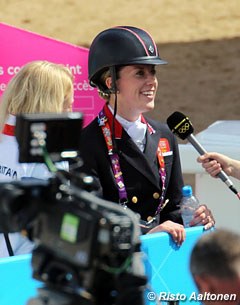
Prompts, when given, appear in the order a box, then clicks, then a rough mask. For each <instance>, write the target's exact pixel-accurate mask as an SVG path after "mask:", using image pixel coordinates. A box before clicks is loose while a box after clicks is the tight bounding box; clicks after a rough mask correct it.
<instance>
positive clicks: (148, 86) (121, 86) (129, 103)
mask: <svg viewBox="0 0 240 305" xmlns="http://www.w3.org/2000/svg"><path fill="white" fill-rule="evenodd" d="M116 84H117V89H118V96H117V98H118V105H117V107H118V114H119V115H121V116H123V117H124V118H126V119H128V120H131V121H134V120H136V119H137V118H138V117H139V115H140V114H141V113H143V112H147V111H150V110H152V109H153V108H154V100H155V96H156V91H157V87H158V81H157V78H156V70H155V66H154V65H132V66H124V67H123V68H121V70H120V71H119V79H118V80H117V82H116Z"/></svg>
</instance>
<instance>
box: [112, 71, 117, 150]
mask: <svg viewBox="0 0 240 305" xmlns="http://www.w3.org/2000/svg"><path fill="white" fill-rule="evenodd" d="M110 75H111V78H112V84H111V88H110V91H111V93H113V94H114V108H113V120H112V143H113V150H114V151H117V145H116V141H115V120H116V114H117V86H116V79H117V75H116V66H111V67H110Z"/></svg>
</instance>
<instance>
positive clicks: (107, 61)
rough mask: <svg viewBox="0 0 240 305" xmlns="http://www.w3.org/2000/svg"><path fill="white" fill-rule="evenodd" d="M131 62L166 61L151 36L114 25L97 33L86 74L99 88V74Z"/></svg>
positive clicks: (158, 63) (137, 29) (133, 28)
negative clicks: (161, 56)
mask: <svg viewBox="0 0 240 305" xmlns="http://www.w3.org/2000/svg"><path fill="white" fill-rule="evenodd" d="M131 64H149V65H162V64H167V62H166V61H165V60H162V59H161V58H160V57H159V53H158V49H157V46H156V44H155V42H154V40H153V39H152V37H151V36H150V35H149V34H148V33H147V32H146V31H144V30H142V29H139V28H136V27H132V26H117V27H113V28H109V29H107V30H104V31H102V32H101V33H99V34H98V35H97V36H96V37H95V38H94V40H93V42H92V44H91V46H90V50H89V57H88V77H89V82H90V84H91V86H93V87H98V88H99V89H103V90H105V88H102V85H101V82H100V76H101V75H102V73H103V72H104V71H105V70H107V69H109V68H114V69H113V70H114V71H115V68H116V66H125V65H131Z"/></svg>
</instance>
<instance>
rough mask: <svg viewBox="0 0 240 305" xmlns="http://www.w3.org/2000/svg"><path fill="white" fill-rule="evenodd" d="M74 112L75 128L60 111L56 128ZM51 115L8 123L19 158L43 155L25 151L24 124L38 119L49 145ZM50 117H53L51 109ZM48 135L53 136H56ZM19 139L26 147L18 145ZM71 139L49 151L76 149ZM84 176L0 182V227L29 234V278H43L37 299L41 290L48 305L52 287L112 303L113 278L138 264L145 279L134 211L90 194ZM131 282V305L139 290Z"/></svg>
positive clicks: (75, 297) (75, 298)
mask: <svg viewBox="0 0 240 305" xmlns="http://www.w3.org/2000/svg"><path fill="white" fill-rule="evenodd" d="M56 116H57V115H56ZM66 116H68V114H66ZM74 118H77V119H78V124H77V126H78V128H79V129H78V130H79V132H80V130H81V127H80V125H81V124H79V118H81V116H73V117H67V118H66V117H64V122H62V125H61V126H62V127H61V128H66V130H67V129H68V128H69V125H68V121H69V120H70V121H71V120H72V119H74ZM54 120H55V116H53V115H50V116H49V117H48V116H47V115H44V116H42V115H40V116H39V115H37V114H36V115H33V114H32V115H22V116H20V117H17V125H16V126H18V127H19V126H21V129H22V130H24V132H23V133H22V135H23V137H26V138H21V137H22V136H20V134H21V133H19V132H17V133H16V134H18V136H17V140H18V142H19V146H20V151H22V154H21V157H20V158H21V162H33V161H34V162H35V161H36V162H40V161H42V160H43V155H41V151H40V150H39V151H40V155H39V154H38V155H36V154H35V153H34V154H32V153H31V152H30V153H29V149H30V150H31V145H32V144H31V143H32V142H34V147H35V148H36V147H37V145H36V141H35V140H36V139H35V140H34V141H33V138H34V137H35V136H33V135H32V131H31V130H32V128H31V126H32V125H35V126H36V122H37V125H39V124H41V126H44V133H45V135H44V146H45V148H46V147H50V146H49V145H48V143H49V142H51V137H53V136H54V137H55V136H56V133H54V132H52V131H51V128H53V126H54V128H56V126H55V124H54V122H53V121H54ZM80 120H81V119H80ZM57 121H58V123H59V122H60V121H61V119H60V118H59V117H58V116H57ZM18 122H20V123H18ZM40 122H41V123H40ZM49 122H50V123H51V124H50V123H49ZM70 125H71V124H70ZM23 126H25V127H23ZM59 126H60V125H59ZM19 128H20V127H19ZM33 129H35V127H34V128H33ZM63 132H66V131H62V133H63ZM69 132H70V131H69ZM50 135H51V136H50ZM78 136H79V137H80V134H79V135H78ZM41 138H42V137H41ZM26 139H27V140H26ZM59 140H60V139H59ZM40 141H41V139H40ZM54 141H55V142H56V143H59V141H57V140H56V138H54ZM26 142H28V143H26ZM21 143H24V144H23V145H24V147H28V149H25V148H24V149H21ZM73 143H74V142H73ZM79 143H80V142H79V141H78V142H77V144H76V145H75V146H74V145H72V144H71V145H70V146H68V145H66V147H65V146H64V145H63V143H61V148H60V147H57V148H56V147H55V148H53V147H52V148H51V151H52V152H53V153H54V156H56V155H57V156H60V155H61V154H60V153H61V152H62V151H63V150H64V151H76V152H79V151H80V147H79ZM40 146H41V145H40ZM44 153H45V154H46V151H45V152H43V154H44ZM57 161H59V158H57ZM83 177H84V178H83ZM87 181H88V183H87V184H86V183H85V175H83V173H77V172H76V171H73V172H71V170H70V171H69V172H65V171H63V170H58V171H56V172H55V173H53V174H52V177H51V178H49V179H48V180H45V181H44V180H38V179H31V178H29V179H25V180H22V181H14V182H7V183H1V184H0V198H1V201H0V232H2V233H11V232H19V231H24V232H25V233H26V234H27V236H28V238H29V239H30V240H32V241H34V243H35V245H36V246H35V249H34V250H33V255H32V267H33V277H34V278H35V279H37V280H39V281H41V282H43V283H44V284H45V287H44V289H43V290H42V292H41V293H40V296H39V299H40V298H42V296H41V294H42V293H43V295H44V297H43V299H44V300H45V301H46V300H47V299H48V301H49V303H42V304H54V303H53V301H52V300H51V298H52V295H56V294H57V295H59V296H60V295H62V296H63V295H64V297H63V298H62V304H94V305H95V304H96V305H98V304H99V305H100V304H101V305H112V304H115V301H116V298H117V297H118V294H116V291H117V290H118V288H117V286H118V278H119V277H121V276H123V275H125V276H126V275H127V278H128V279H129V278H131V279H132V278H134V279H135V277H137V278H138V275H139V271H140V278H141V281H140V282H141V286H142V285H144V284H145V283H146V280H145V277H144V276H143V274H141V270H142V269H143V268H142V262H141V260H140V259H139V257H140V256H139V254H140V238H139V237H140V227H139V223H138V218H137V216H136V214H135V213H133V212H132V211H131V210H128V209H124V208H123V207H122V206H120V205H118V204H116V203H113V202H108V201H106V200H103V199H101V198H99V197H97V196H96V195H95V194H93V193H92V192H91V190H95V184H94V179H92V180H91V179H87ZM89 181H92V184H91V182H90V183H89ZM85 186H86V187H85ZM134 285H135V286H136V284H134ZM120 286H121V285H120ZM138 286H139V284H137V289H136V293H137V294H139V298H138V305H139V304H142V291H141V292H140V291H139V290H138V288H139V287H138ZM66 298H67V303H66ZM43 299H42V300H43ZM63 300H65V301H63ZM45 301H44V302H45ZM139 302H140V303H139ZM40 304H41V303H40ZM58 304H61V301H59V300H58ZM133 305H134V304H133Z"/></svg>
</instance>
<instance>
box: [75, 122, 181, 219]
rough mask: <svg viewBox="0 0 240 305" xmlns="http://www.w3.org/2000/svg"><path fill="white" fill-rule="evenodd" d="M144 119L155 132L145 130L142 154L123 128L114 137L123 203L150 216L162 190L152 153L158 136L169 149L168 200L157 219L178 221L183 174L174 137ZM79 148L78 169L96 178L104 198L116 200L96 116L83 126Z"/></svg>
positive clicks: (156, 162) (166, 163) (156, 205)
mask: <svg viewBox="0 0 240 305" xmlns="http://www.w3.org/2000/svg"><path fill="white" fill-rule="evenodd" d="M145 119H146V118H145ZM146 121H147V122H148V123H149V124H150V125H151V126H152V127H153V129H154V130H155V133H152V134H150V133H149V131H148V130H147V133H146V147H145V151H144V152H143V153H142V152H141V151H140V150H139V148H138V147H137V146H136V144H135V143H134V142H133V140H132V139H131V138H130V137H129V135H128V134H127V132H125V130H124V129H122V137H121V138H120V139H118V138H117V139H115V141H116V145H117V149H118V153H119V158H120V166H121V171H122V173H123V179H124V183H125V187H126V190H127V195H128V204H127V206H128V207H129V208H130V209H132V210H133V211H135V212H137V213H139V214H140V215H141V219H143V220H147V218H148V217H149V216H154V214H155V212H156V209H157V207H158V205H159V198H157V197H159V195H161V192H162V181H161V178H160V176H159V165H158V159H157V154H156V153H157V148H158V143H159V139H160V138H165V139H167V141H168V143H169V148H170V149H169V152H167V153H166V154H165V156H164V161H165V168H166V193H165V199H169V202H168V204H167V205H166V206H165V208H164V209H163V210H162V212H161V215H160V222H163V221H165V220H172V221H175V222H178V223H182V219H181V216H180V213H179V202H180V199H181V197H182V195H181V188H182V186H183V177H182V171H181V165H180V159H179V151H178V143H177V140H176V138H175V136H174V135H173V134H172V132H171V131H170V130H169V128H168V126H167V125H166V124H163V123H160V122H157V121H155V120H152V119H146ZM118 124H119V123H118ZM80 151H81V156H82V159H83V162H84V165H83V167H82V169H81V170H82V171H83V172H86V173H90V174H91V175H93V176H95V177H97V178H98V179H99V182H100V184H101V187H102V197H103V198H104V199H106V200H109V201H113V202H116V203H118V202H119V195H118V189H117V185H116V181H115V178H114V175H113V172H112V168H111V162H110V159H109V156H108V150H107V146H106V143H105V139H104V136H103V134H102V130H101V127H99V125H98V121H97V118H95V119H94V120H93V121H92V122H91V123H90V124H89V125H88V126H86V127H85V128H84V129H83V131H82V136H81V149H80ZM136 199H137V200H136ZM136 201H137V202H136Z"/></svg>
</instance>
